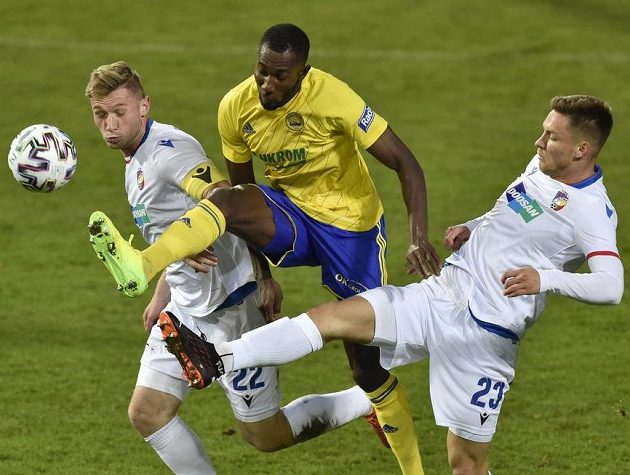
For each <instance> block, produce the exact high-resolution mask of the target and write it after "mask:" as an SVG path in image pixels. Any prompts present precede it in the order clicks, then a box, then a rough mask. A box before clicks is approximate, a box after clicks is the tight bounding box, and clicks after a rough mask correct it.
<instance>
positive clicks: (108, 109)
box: [90, 87, 150, 156]
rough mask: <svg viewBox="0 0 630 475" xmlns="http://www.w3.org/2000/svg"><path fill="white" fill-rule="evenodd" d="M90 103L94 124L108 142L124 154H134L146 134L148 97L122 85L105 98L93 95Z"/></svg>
mask: <svg viewBox="0 0 630 475" xmlns="http://www.w3.org/2000/svg"><path fill="white" fill-rule="evenodd" d="M90 105H91V106H92V117H93V119H94V124H95V125H96V127H97V128H98V130H99V131H100V132H101V135H102V136H103V138H104V139H105V143H107V146H108V147H109V148H113V149H117V150H121V151H122V152H123V154H124V155H125V156H129V155H131V154H133V153H134V152H135V150H136V149H137V148H138V146H139V145H140V142H141V141H142V137H143V136H144V131H145V126H146V123H147V117H148V113H149V107H150V101H149V98H148V97H139V95H138V94H137V93H136V92H133V91H130V90H129V89H127V88H126V87H119V88H118V89H116V90H115V91H113V92H111V93H110V94H108V95H107V96H105V97H103V98H100V99H92V100H91V101H90Z"/></svg>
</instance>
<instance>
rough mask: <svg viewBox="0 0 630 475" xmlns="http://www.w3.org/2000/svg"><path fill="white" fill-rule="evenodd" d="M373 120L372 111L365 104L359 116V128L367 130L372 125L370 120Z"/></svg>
mask: <svg viewBox="0 0 630 475" xmlns="http://www.w3.org/2000/svg"><path fill="white" fill-rule="evenodd" d="M373 120H374V111H372V109H371V108H370V106H368V105H367V104H365V108H364V109H363V114H361V118H360V119H359V128H360V129H361V130H362V131H363V132H367V131H368V129H369V128H370V125H372V121H373Z"/></svg>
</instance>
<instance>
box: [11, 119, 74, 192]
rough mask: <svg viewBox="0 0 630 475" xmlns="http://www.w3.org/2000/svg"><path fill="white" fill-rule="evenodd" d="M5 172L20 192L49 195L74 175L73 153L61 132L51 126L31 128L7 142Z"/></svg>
mask: <svg viewBox="0 0 630 475" xmlns="http://www.w3.org/2000/svg"><path fill="white" fill-rule="evenodd" d="M9 168H10V169H11V171H12V172H13V176H14V177H15V179H16V180H17V182H18V183H19V184H21V185H22V186H23V187H24V188H26V189H28V190H30V191H37V192H40V193H49V192H51V191H54V190H56V189H58V188H61V187H62V186H64V185H66V184H67V183H68V182H69V181H70V178H72V175H74V172H75V170H76V169H77V149H76V147H75V146H74V142H73V141H72V139H71V138H70V136H69V135H68V134H66V133H65V132H64V131H63V130H61V129H58V128H57V127H55V126H53V125H46V124H36V125H31V126H29V127H27V128H25V129H24V130H22V131H21V132H20V133H19V134H18V135H17V137H15V138H14V139H13V142H11V148H10V149H9Z"/></svg>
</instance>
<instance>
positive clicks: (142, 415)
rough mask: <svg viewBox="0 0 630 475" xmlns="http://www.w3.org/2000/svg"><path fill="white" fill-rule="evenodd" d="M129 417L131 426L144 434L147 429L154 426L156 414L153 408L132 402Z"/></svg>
mask: <svg viewBox="0 0 630 475" xmlns="http://www.w3.org/2000/svg"><path fill="white" fill-rule="evenodd" d="M127 417H129V422H130V423H131V425H132V426H133V427H134V428H135V429H136V430H137V431H138V432H140V433H141V434H142V433H143V432H145V431H146V430H145V428H146V427H148V426H150V425H152V422H153V419H154V418H155V414H154V412H153V410H152V409H151V408H149V407H146V406H143V405H140V404H134V403H133V402H131V404H129V407H128V408H127Z"/></svg>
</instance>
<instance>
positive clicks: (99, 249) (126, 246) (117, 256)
mask: <svg viewBox="0 0 630 475" xmlns="http://www.w3.org/2000/svg"><path fill="white" fill-rule="evenodd" d="M88 230H89V232H90V244H92V248H94V252H96V255H97V256H98V258H99V259H100V260H102V261H103V264H105V267H106V268H107V270H108V271H109V273H110V274H111V275H112V276H113V277H114V280H116V283H117V284H118V290H120V291H121V292H123V293H124V294H125V295H127V296H128V297H135V296H136V295H140V294H141V293H143V292H144V291H145V290H146V289H147V287H148V280H147V278H146V276H145V273H144V268H143V259H142V254H141V253H140V251H138V250H137V249H134V248H133V247H132V246H131V238H129V242H127V241H126V240H125V239H123V237H122V236H121V235H120V233H119V232H118V230H117V229H116V226H114V223H112V221H111V220H110V219H109V218H108V217H107V215H105V213H103V212H101V211H95V212H94V213H92V215H91V216H90V221H89V223H88ZM132 237H133V236H132Z"/></svg>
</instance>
